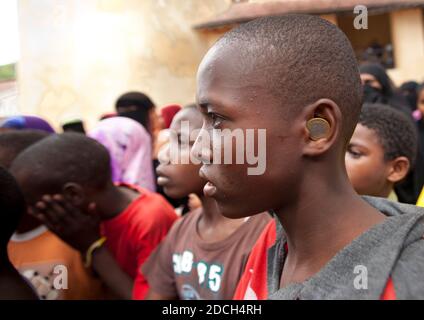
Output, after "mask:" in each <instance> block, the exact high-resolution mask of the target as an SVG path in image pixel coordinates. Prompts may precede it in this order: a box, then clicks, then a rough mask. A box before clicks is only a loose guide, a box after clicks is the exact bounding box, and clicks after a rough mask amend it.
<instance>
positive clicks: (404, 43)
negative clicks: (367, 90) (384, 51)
mask: <svg viewBox="0 0 424 320" xmlns="http://www.w3.org/2000/svg"><path fill="white" fill-rule="evenodd" d="M390 21H391V29H392V30H391V32H392V41H393V48H394V56H395V62H396V68H395V69H393V70H390V72H389V73H390V76H391V77H392V78H393V80H394V82H395V83H397V84H400V83H402V82H404V81H408V80H417V81H424V17H423V12H422V10H421V9H411V10H400V11H394V12H392V13H391V14H390Z"/></svg>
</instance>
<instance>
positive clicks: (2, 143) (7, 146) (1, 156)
mask: <svg viewBox="0 0 424 320" xmlns="http://www.w3.org/2000/svg"><path fill="white" fill-rule="evenodd" d="M48 135H49V133H47V132H45V131H41V130H12V131H6V132H2V133H0V166H3V167H5V168H6V169H9V167H10V165H11V164H12V162H13V160H14V159H15V158H16V156H17V155H18V154H19V153H21V152H22V151H23V150H25V149H26V148H28V147H29V146H31V145H32V144H34V143H36V142H38V141H40V140H42V139H44V138H45V137H47V136H48Z"/></svg>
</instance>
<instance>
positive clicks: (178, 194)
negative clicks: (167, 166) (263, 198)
mask: <svg viewBox="0 0 424 320" xmlns="http://www.w3.org/2000/svg"><path fill="white" fill-rule="evenodd" d="M163 191H164V192H165V194H166V195H167V196H168V197H170V198H171V199H176V200H177V199H182V198H185V197H187V196H188V194H187V193H184V192H182V191H181V190H176V188H168V187H164V188H163Z"/></svg>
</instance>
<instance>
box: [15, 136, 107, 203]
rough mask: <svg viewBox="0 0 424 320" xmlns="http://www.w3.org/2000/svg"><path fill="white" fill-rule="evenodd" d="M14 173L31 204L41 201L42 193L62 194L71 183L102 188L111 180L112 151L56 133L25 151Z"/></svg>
mask: <svg viewBox="0 0 424 320" xmlns="http://www.w3.org/2000/svg"><path fill="white" fill-rule="evenodd" d="M11 172H12V173H13V174H14V175H15V177H16V178H17V180H18V182H19V183H20V185H21V187H22V188H23V191H24V194H25V196H26V197H29V198H30V199H27V200H29V202H30V203H31V202H34V201H37V199H35V198H37V197H38V196H39V194H38V193H39V192H41V193H60V192H61V191H62V187H63V186H64V185H65V184H66V183H69V182H73V183H77V184H79V185H81V186H83V187H86V188H92V189H101V188H103V187H105V186H106V185H107V183H108V182H109V181H110V179H111V173H110V158H109V153H108V151H107V150H106V149H105V147H103V146H102V145H101V144H100V143H98V142H97V141H95V140H93V139H91V138H88V137H86V136H84V135H81V134H78V133H64V134H54V135H51V136H49V137H47V138H45V139H43V140H41V141H40V142H38V143H36V144H34V145H32V146H31V147H29V148H27V149H25V150H24V151H23V152H22V153H20V154H19V156H18V157H17V158H16V159H15V161H14V162H13V163H12V166H11ZM35 193H37V195H35Z"/></svg>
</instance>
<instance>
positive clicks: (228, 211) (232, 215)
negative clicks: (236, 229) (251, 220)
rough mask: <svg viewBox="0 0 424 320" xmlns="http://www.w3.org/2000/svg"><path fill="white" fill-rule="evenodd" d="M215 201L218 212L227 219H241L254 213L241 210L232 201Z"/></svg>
mask: <svg viewBox="0 0 424 320" xmlns="http://www.w3.org/2000/svg"><path fill="white" fill-rule="evenodd" d="M217 203H218V208H219V211H220V213H221V214H222V215H223V216H224V217H226V218H229V219H242V218H246V217H250V216H252V215H254V214H255V213H251V212H248V211H247V210H242V209H241V208H240V207H238V206H237V205H234V204H232V203H220V202H219V201H217Z"/></svg>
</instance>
